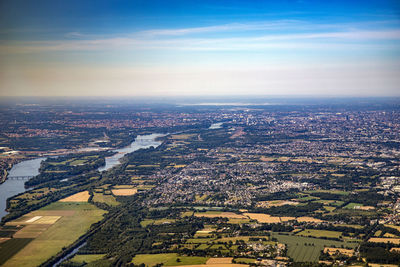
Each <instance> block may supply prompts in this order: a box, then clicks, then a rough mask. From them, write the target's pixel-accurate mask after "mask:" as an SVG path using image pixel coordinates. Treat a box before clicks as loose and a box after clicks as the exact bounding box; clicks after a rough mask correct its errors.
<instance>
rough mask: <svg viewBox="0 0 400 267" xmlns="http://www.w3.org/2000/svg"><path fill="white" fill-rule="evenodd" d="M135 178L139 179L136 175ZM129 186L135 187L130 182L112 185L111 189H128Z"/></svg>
mask: <svg viewBox="0 0 400 267" xmlns="http://www.w3.org/2000/svg"><path fill="white" fill-rule="evenodd" d="M137 179H139V177H137ZM129 188H135V187H134V186H133V185H130V184H120V185H114V186H113V189H129Z"/></svg>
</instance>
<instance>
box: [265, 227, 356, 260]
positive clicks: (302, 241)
mask: <svg viewBox="0 0 400 267" xmlns="http://www.w3.org/2000/svg"><path fill="white" fill-rule="evenodd" d="M272 237H275V238H276V239H278V241H279V243H284V244H286V245H287V246H288V256H289V257H291V258H293V259H294V260H295V261H297V262H316V261H318V259H319V255H320V252H321V251H322V250H323V249H324V246H329V247H339V248H340V247H341V246H342V245H343V246H344V248H346V247H349V248H354V247H356V246H357V244H358V243H350V242H342V241H334V240H326V239H318V238H311V237H302V236H295V235H283V234H279V233H272Z"/></svg>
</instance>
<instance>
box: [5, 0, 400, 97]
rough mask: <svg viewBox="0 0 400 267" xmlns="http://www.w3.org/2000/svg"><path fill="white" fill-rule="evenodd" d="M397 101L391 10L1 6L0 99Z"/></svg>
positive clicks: (120, 0)
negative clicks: (309, 98)
mask: <svg viewBox="0 0 400 267" xmlns="http://www.w3.org/2000/svg"><path fill="white" fill-rule="evenodd" d="M175 95H176V96H204V95H210V96H212V95H218V96H221V95H270V96H285V95H288V96H361V97H365V96H400V1H397V0H393V1H367V0H364V1H361V0H360V1H315V0H313V1H311V0H297V1H289V0H286V1H285V0H281V1H235V0H231V1H209V0H203V1H189V0H186V1H154V0H143V1H138V0H135V1H127V0H115V1H101V0H85V1H82V0H68V1H64V0H46V1H43V0H37V1H29V0H24V1H22V0H2V1H0V96H146V97H151V96H157V97H159V96H175Z"/></svg>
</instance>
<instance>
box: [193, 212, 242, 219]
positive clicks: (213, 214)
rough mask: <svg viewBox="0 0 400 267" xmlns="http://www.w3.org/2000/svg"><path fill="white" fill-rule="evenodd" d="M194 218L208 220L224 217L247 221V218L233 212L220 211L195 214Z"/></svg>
mask: <svg viewBox="0 0 400 267" xmlns="http://www.w3.org/2000/svg"><path fill="white" fill-rule="evenodd" d="M194 216H196V217H206V218H217V217H224V218H233V219H247V218H246V216H243V215H241V214H236V213H233V212H220V211H215V212H213V211H207V212H196V213H195V214H194Z"/></svg>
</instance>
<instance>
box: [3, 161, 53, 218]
mask: <svg viewBox="0 0 400 267" xmlns="http://www.w3.org/2000/svg"><path fill="white" fill-rule="evenodd" d="M45 159H46V158H37V159H30V160H25V161H22V162H20V163H17V164H15V165H14V166H13V167H12V168H11V170H10V172H9V174H8V176H7V180H6V181H5V182H4V183H2V184H0V220H1V218H3V217H4V216H5V215H7V212H6V206H7V198H9V197H12V196H15V195H17V194H19V193H22V192H25V191H26V190H27V189H26V188H25V186H24V184H25V182H26V181H27V177H33V176H36V175H38V174H39V168H40V163H41V162H42V161H43V160H45ZM17 177H18V178H17ZM22 177H24V178H22Z"/></svg>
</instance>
